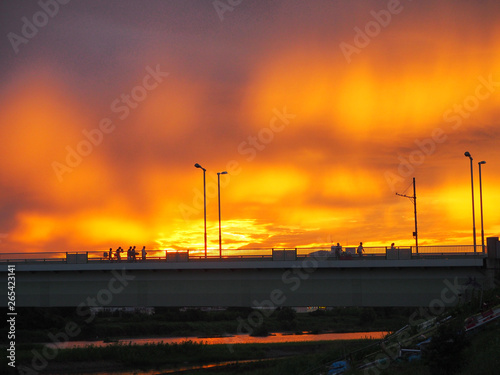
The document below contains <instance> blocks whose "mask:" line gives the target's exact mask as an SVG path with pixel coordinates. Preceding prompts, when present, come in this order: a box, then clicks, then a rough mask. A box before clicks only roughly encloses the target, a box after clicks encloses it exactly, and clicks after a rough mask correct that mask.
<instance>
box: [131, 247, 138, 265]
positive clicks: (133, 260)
mask: <svg viewBox="0 0 500 375" xmlns="http://www.w3.org/2000/svg"><path fill="white" fill-rule="evenodd" d="M137 254H138V252H137V251H135V246H134V247H133V248H132V252H131V255H132V262H135V261H136V260H137V259H136V255H137Z"/></svg>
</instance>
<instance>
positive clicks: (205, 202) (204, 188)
mask: <svg viewBox="0 0 500 375" xmlns="http://www.w3.org/2000/svg"><path fill="white" fill-rule="evenodd" d="M194 166H195V167H196V168H200V169H203V207H204V215H203V217H204V221H205V258H206V257H207V189H206V183H205V172H206V171H207V170H206V169H205V168H203V167H202V166H201V165H199V164H198V163H196V164H195V165H194Z"/></svg>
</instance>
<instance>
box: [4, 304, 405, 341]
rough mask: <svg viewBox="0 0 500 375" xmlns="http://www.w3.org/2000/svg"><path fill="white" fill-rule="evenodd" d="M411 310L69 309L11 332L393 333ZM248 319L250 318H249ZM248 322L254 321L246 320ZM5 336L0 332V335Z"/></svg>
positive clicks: (113, 336)
mask: <svg viewBox="0 0 500 375" xmlns="http://www.w3.org/2000/svg"><path fill="white" fill-rule="evenodd" d="M414 311H415V309H409V308H358V307H347V308H334V309H330V310H326V309H324V310H318V311H314V312H310V313H300V314H299V313H296V312H294V311H293V310H292V309H290V308H283V309H279V310H277V311H275V312H273V313H270V312H266V313H265V314H262V320H259V321H258V322H257V323H258V324H257V323H256V322H255V321H254V320H255V316H254V315H255V310H252V309H249V308H228V309H226V310H224V311H202V310H199V309H190V310H186V311H180V310H179V309H173V308H157V309H156V312H155V314H154V315H145V314H131V313H123V312H119V311H118V312H114V313H99V314H96V315H95V316H92V317H91V319H90V318H89V316H88V315H87V314H81V313H80V314H78V312H77V310H76V309H72V308H19V310H18V316H19V317H20V319H19V323H18V325H17V326H16V329H17V332H16V338H17V342H18V343H30V342H50V341H51V340H50V337H49V334H50V333H51V334H53V335H55V334H57V333H59V332H64V330H65V327H66V325H67V324H68V323H71V324H72V323H74V324H75V325H76V326H77V327H78V334H77V335H72V336H69V337H68V340H72V341H82V340H83V341H88V340H108V341H113V340H119V339H123V338H139V337H184V336H187V337H213V336H223V335H235V334H241V333H249V334H252V335H256V336H265V335H267V334H269V333H270V332H294V333H295V332H304V331H307V332H311V333H323V332H338V333H341V332H363V331H393V330H397V329H399V328H400V327H401V326H402V325H404V324H406V323H407V320H408V316H410V314H411V313H413V312H414ZM252 314H253V315H252ZM252 319H254V320H252ZM4 333H5V334H6V331H5V332H1V334H4Z"/></svg>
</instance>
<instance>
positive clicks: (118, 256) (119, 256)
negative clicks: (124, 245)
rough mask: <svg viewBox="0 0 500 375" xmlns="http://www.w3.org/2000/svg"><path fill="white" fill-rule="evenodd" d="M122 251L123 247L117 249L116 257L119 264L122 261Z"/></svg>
mask: <svg viewBox="0 0 500 375" xmlns="http://www.w3.org/2000/svg"><path fill="white" fill-rule="evenodd" d="M120 250H121V247H119V248H118V249H116V252H115V255H116V261H117V262H119V261H120V260H121V259H122V257H121V255H120V253H121V251H120Z"/></svg>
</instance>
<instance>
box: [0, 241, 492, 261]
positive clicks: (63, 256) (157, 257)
mask: <svg viewBox="0 0 500 375" xmlns="http://www.w3.org/2000/svg"><path fill="white" fill-rule="evenodd" d="M396 249H397V252H396V253H392V252H391V251H390V249H389V248H388V247H382V246H378V247H365V248H364V250H365V251H364V253H363V255H364V256H366V258H370V259H379V258H380V259H407V258H408V259H409V258H417V257H418V258H427V257H428V258H432V257H445V258H446V257H449V256H454V257H465V256H474V255H475V256H484V254H482V253H481V250H482V248H481V246H480V245H478V246H477V248H476V253H474V246H473V245H433V246H419V248H418V254H417V252H416V249H415V247H414V246H404V247H403V246H401V247H398V248H396ZM342 250H344V251H345V250H348V251H349V252H351V253H354V255H353V256H354V257H356V254H355V251H356V247H349V246H347V247H344V248H343V249H342ZM403 253H404V255H403ZM395 254H397V255H395ZM314 255H318V256H325V257H327V258H331V259H334V251H332V249H331V247H326V246H325V247H303V248H300V247H296V248H272V249H269V248H248V249H222V251H221V252H219V249H208V251H207V256H206V257H205V251H204V249H202V250H201V249H185V250H157V249H147V259H146V261H147V262H154V261H168V262H187V261H220V260H242V261H243V260H248V261H251V260H296V259H300V258H304V257H307V256H314ZM141 258H142V257H141V253H140V251H139V252H138V255H137V261H142V259H141ZM116 260H117V259H116V256H115V252H114V251H112V258H111V259H110V258H109V250H94V251H78V252H61V251H59V252H28V253H0V263H39V262H43V263H95V262H109V261H116ZM121 261H127V257H126V251H124V252H123V253H122V254H121Z"/></svg>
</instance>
